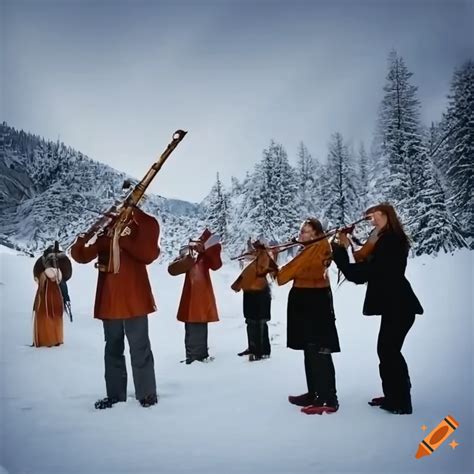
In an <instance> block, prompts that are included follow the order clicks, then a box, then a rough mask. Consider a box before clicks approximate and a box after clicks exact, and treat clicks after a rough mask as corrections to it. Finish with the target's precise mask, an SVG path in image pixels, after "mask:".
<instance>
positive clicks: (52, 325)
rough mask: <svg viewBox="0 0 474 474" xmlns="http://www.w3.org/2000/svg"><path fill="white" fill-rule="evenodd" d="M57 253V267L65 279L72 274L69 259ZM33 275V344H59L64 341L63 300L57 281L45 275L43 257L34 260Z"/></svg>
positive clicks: (42, 345)
mask: <svg viewBox="0 0 474 474" xmlns="http://www.w3.org/2000/svg"><path fill="white" fill-rule="evenodd" d="M58 255H60V257H59V258H58V259H57V267H58V268H59V269H60V270H61V273H62V278H63V279H64V280H65V281H67V280H69V278H70V277H71V275H72V266H71V261H70V260H69V258H68V257H67V256H66V255H65V254H63V253H60V254H58ZM33 276H34V278H35V280H36V281H37V283H38V289H37V290H36V295H35V301H34V303H33V346H35V347H53V346H59V345H60V344H63V342H64V332H63V313H64V302H63V297H62V294H61V289H60V288H59V282H58V281H57V280H55V279H53V280H51V279H49V278H48V277H47V276H46V274H45V260H44V258H43V257H40V258H39V259H38V260H37V261H36V263H35V265H34V267H33Z"/></svg>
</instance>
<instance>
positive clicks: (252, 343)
mask: <svg viewBox="0 0 474 474" xmlns="http://www.w3.org/2000/svg"><path fill="white" fill-rule="evenodd" d="M245 322H246V323H247V339H248V348H249V352H250V353H251V354H254V355H256V356H259V357H261V356H262V355H270V338H269V337H268V324H267V321H266V320H264V319H248V318H247V319H246V320H245Z"/></svg>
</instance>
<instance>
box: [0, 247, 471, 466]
mask: <svg viewBox="0 0 474 474" xmlns="http://www.w3.org/2000/svg"><path fill="white" fill-rule="evenodd" d="M473 255H474V254H473V253H472V252H468V251H461V252H458V253H456V254H455V255H454V256H450V255H441V256H439V257H437V258H431V257H422V258H417V259H415V260H411V261H410V262H409V268H408V277H409V279H410V280H411V282H412V285H413V287H414V289H415V292H416V293H417V294H418V296H419V297H420V300H421V301H422V304H423V306H424V308H425V314H424V315H423V316H419V317H417V320H416V322H415V324H414V326H413V328H412V330H411V331H410V333H409V334H408V337H407V340H406V342H405V347H404V354H405V357H406V359H407V362H408V365H409V369H410V374H411V378H412V383H413V389H412V396H413V405H414V413H413V415H411V416H395V415H391V414H388V413H386V412H384V411H382V410H380V409H378V408H372V407H370V406H368V405H367V400H369V399H370V398H371V397H373V396H376V395H379V394H381V391H380V382H379V376H378V361H377V355H376V338H377V331H378V327H379V321H380V320H379V318H378V317H363V316H362V315H361V308H362V301H363V296H364V292H365V287H363V286H355V285H352V284H350V283H347V282H346V283H344V284H343V285H342V286H341V287H339V288H337V286H336V284H335V282H336V274H335V270H333V269H332V279H333V291H334V300H335V307H336V316H337V326H338V330H339V337H340V342H341V348H342V352H341V353H340V354H336V355H335V356H334V361H335V365H336V376H337V388H338V395H339V401H340V405H341V407H340V409H339V411H338V412H337V413H335V414H333V415H324V416H317V415H314V416H307V415H304V414H302V413H300V412H299V410H298V408H297V407H294V406H292V405H290V404H289V403H288V402H287V396H288V394H298V393H302V392H304V391H305V388H306V387H305V377H304V369H303V357H302V354H301V353H300V352H296V351H292V350H290V349H287V348H286V347H285V346H286V322H285V318H286V300H287V293H288V290H289V286H287V287H283V288H275V287H274V288H273V294H274V299H273V302H272V305H273V312H272V314H273V320H272V322H271V324H270V331H271V337H272V357H271V359H269V360H265V361H261V362H254V363H250V362H248V361H247V360H244V359H242V358H239V357H237V356H236V353H237V352H239V351H240V350H242V349H244V348H245V347H246V334H245V324H244V320H243V317H242V311H241V304H242V295H241V294H235V293H233V292H232V291H231V290H230V288H229V286H230V284H231V283H232V281H233V279H234V278H235V277H236V275H237V273H238V271H239V270H238V268H237V267H236V266H233V265H226V266H224V267H223V268H222V269H221V270H219V271H218V272H216V273H214V274H213V280H214V288H215V293H216V296H217V301H218V306H219V309H220V315H221V322H219V323H215V324H212V325H210V330H209V345H210V352H211V354H212V355H214V356H215V360H214V361H213V362H212V363H209V364H201V363H194V364H192V365H189V366H187V365H185V364H180V362H179V361H180V360H182V359H183V358H184V342H183V338H184V328H183V325H182V324H181V323H179V322H177V321H176V319H175V315H176V309H177V305H178V301H179V296H180V291H181V287H182V278H181V277H175V278H173V277H170V276H169V275H168V274H167V272H166V267H165V266H160V265H152V266H151V267H150V268H149V271H150V276H151V279H152V286H153V289H154V294H155V298H156V300H157V303H158V312H157V313H156V314H154V315H152V316H151V317H150V333H151V340H152V347H153V351H154V355H155V361H156V375H157V383H158V390H159V395H160V401H159V404H158V405H157V406H154V407H152V408H148V409H144V408H142V407H140V406H139V404H138V403H137V402H136V401H135V399H134V395H133V392H134V390H133V381H132V377H131V371H129V389H128V392H129V399H128V402H127V403H125V404H119V405H117V406H115V407H114V408H112V409H110V410H104V411H97V410H94V408H93V403H94V401H95V400H96V399H97V398H99V397H102V396H104V393H105V384H104V380H103V333H102V325H101V323H100V322H99V321H97V320H94V319H93V318H92V316H91V313H92V308H93V301H94V293H95V283H96V270H94V268H93V266H92V265H87V266H86V265H77V264H75V265H74V273H73V278H72V280H71V282H70V284H69V289H70V294H71V299H72V305H73V313H74V318H75V320H74V322H73V323H72V324H71V323H70V322H69V321H68V320H65V321H64V326H65V344H64V345H63V346H61V347H58V348H51V349H47V348H40V349H37V348H31V347H28V345H29V344H30V343H31V333H32V327H31V323H32V320H31V306H32V302H33V296H34V292H35V283H34V282H33V277H32V267H33V263H34V260H33V259H31V258H28V257H22V256H17V255H15V254H14V253H11V252H3V253H1V254H0V264H1V274H0V292H1V315H0V342H1V359H0V368H1V375H0V383H1V386H0V401H1V412H0V415H1V418H0V473H4V472H7V473H10V474H13V473H22V474H26V473H28V474H30V473H34V474H53V473H61V474H69V473H70V474H73V473H74V474H79V473H80V474H82V473H84V474H85V473H92V474H106V473H107V474H108V473H114V474H122V473H137V474H142V473H147V474H148V473H163V474H167V473H206V474H213V473H219V474H224V473H258V474H263V473H317V472H324V473H329V472H341V473H342V472H361V473H369V472H373V473H385V472H427V473H428V472H429V473H433V472H442V473H447V472H453V473H454V472H463V473H467V472H473V470H474V463H473V454H472V452H473V404H472V395H473V350H472V346H473V331H472V329H473V324H472V318H473V314H472V268H473V260H474V258H473ZM127 357H128V354H127ZM127 363H128V359H127ZM448 414H451V415H452V416H453V417H454V418H455V419H456V420H457V421H458V422H459V424H460V426H459V428H458V429H457V431H456V432H455V433H454V434H452V435H451V436H450V438H449V440H448V441H447V442H446V443H444V444H443V445H442V446H441V447H440V448H439V449H438V450H437V451H435V452H434V453H433V454H432V455H431V456H429V457H424V458H421V459H419V460H417V459H415V453H416V450H417V447H418V444H419V442H420V441H421V440H422V439H423V438H424V437H425V436H426V434H427V433H428V432H429V431H431V429H433V428H434V427H435V426H436V425H437V424H438V423H439V422H440V421H441V420H442V419H443V418H444V417H445V416H446V415H448ZM423 425H426V427H427V428H428V430H427V431H423V430H422V429H421V427H422V426H423ZM453 439H454V440H456V442H458V443H459V446H458V447H457V448H455V449H453V448H452V447H450V446H449V445H448V443H449V442H451V441H452V440H453Z"/></svg>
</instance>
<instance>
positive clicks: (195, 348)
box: [184, 323, 209, 360]
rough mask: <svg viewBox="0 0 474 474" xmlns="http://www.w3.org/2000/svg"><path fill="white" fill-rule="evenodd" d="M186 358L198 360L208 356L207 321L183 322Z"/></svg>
mask: <svg viewBox="0 0 474 474" xmlns="http://www.w3.org/2000/svg"><path fill="white" fill-rule="evenodd" d="M184 331H185V332H184V345H185V347H186V359H188V360H199V359H205V358H206V357H209V352H208V347H207V323H184Z"/></svg>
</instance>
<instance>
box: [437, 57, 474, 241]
mask: <svg viewBox="0 0 474 474" xmlns="http://www.w3.org/2000/svg"><path fill="white" fill-rule="evenodd" d="M448 98H449V103H448V110H447V113H446V115H445V117H444V120H443V126H444V127H443V128H444V130H443V132H444V133H445V135H446V144H445V147H444V156H443V161H444V163H443V169H444V171H445V173H446V183H447V186H448V204H449V209H450V210H451V212H452V213H453V214H454V216H455V218H456V219H457V220H458V221H459V222H460V224H461V225H462V228H463V232H464V236H465V237H466V239H468V241H469V244H470V247H471V248H474V198H473V187H474V62H473V61H472V60H470V61H468V62H466V63H465V64H464V65H463V66H462V67H461V68H460V69H458V70H457V71H456V72H455V73H454V76H453V80H452V83H451V92H450V95H449V96H448Z"/></svg>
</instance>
